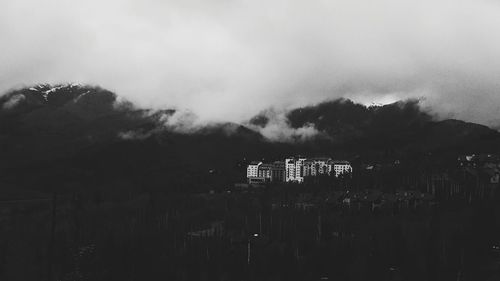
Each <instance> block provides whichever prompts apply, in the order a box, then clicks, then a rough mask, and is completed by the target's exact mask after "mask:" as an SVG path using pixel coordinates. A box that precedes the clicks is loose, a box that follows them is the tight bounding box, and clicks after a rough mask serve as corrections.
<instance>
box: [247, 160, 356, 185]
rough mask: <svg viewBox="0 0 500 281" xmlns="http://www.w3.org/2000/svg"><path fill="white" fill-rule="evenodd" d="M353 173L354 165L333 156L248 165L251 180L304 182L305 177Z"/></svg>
mask: <svg viewBox="0 0 500 281" xmlns="http://www.w3.org/2000/svg"><path fill="white" fill-rule="evenodd" d="M280 163H281V164H280ZM348 173H352V166H351V164H350V163H349V162H348V161H343V160H332V159H331V158H325V157H321V158H305V157H290V158H286V159H285V162H280V161H277V162H274V163H272V164H263V163H262V162H258V161H254V162H251V163H250V164H249V165H248V167H247V178H248V181H249V183H251V182H262V183H264V182H282V181H285V182H296V183H303V182H304V178H305V177H315V176H320V175H334V176H335V177H339V176H340V175H342V174H348Z"/></svg>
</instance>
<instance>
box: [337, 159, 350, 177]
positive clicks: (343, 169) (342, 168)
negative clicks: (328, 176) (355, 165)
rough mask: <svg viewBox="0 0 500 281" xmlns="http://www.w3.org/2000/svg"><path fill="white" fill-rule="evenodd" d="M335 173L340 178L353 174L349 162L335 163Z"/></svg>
mask: <svg viewBox="0 0 500 281" xmlns="http://www.w3.org/2000/svg"><path fill="white" fill-rule="evenodd" d="M333 171H334V172H335V176H336V177H338V176H340V175H342V174H348V173H349V174H350V173H352V166H351V164H350V163H349V162H348V161H333Z"/></svg>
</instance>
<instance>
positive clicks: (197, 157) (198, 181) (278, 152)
mask: <svg viewBox="0 0 500 281" xmlns="http://www.w3.org/2000/svg"><path fill="white" fill-rule="evenodd" d="M175 113H176V111H175V110H172V109H165V110H162V111H152V110H148V109H141V108H137V107H135V106H134V105H133V104H131V103H129V102H127V101H123V100H121V99H119V98H118V97H117V96H116V95H115V94H114V93H112V92H110V91H107V90H104V89H101V88H99V87H91V86H82V85H55V86H51V85H38V86H35V87H31V88H26V89H20V90H15V91H12V92H10V93H7V94H6V95H4V96H2V97H0V145H1V147H2V157H1V159H0V169H1V170H0V180H2V181H4V182H10V183H15V184H18V185H23V186H27V187H30V188H42V189H47V188H49V189H50V188H64V186H66V185H71V184H72V182H79V184H80V185H82V184H83V185H85V184H88V185H92V186H99V185H111V186H113V185H130V186H141V187H142V188H155V189H156V188H160V189H161V188H165V186H167V185H168V186H170V188H195V189H196V188H198V187H200V186H204V187H210V186H221V185H226V184H230V183H231V182H233V181H236V180H238V179H239V178H240V177H241V176H242V175H243V171H244V166H245V164H246V161H248V160H250V159H261V158H266V159H275V158H278V157H284V156H286V155H290V154H295V153H302V154H311V155H321V154H328V155H332V156H335V157H343V158H352V157H354V156H357V157H362V158H364V159H373V158H378V159H380V158H381V157H382V158H383V157H389V158H391V157H392V158H394V157H398V158H402V159H404V158H405V157H412V156H414V155H418V154H424V153H434V154H442V155H443V157H445V156H446V157H455V155H456V154H457V153H465V152H471V151H474V152H476V151H488V152H491V151H493V152H494V151H498V148H499V147H498V146H499V145H498V143H499V142H498V140H500V137H499V133H498V132H497V131H495V130H492V129H489V128H488V127H485V126H482V125H478V124H473V123H466V122H463V121H459V120H442V121H436V120H434V119H433V118H432V116H430V115H429V114H428V113H426V112H423V111H422V110H421V109H420V107H419V105H418V102H417V101H407V102H398V103H394V104H389V105H384V106H372V107H366V106H363V105H361V104H356V103H354V102H352V101H350V100H335V101H330V102H325V103H321V104H318V105H316V106H310V107H304V108H297V109H294V110H291V111H289V112H288V113H287V114H286V122H287V123H288V125H289V126H290V127H291V128H292V129H297V128H301V127H303V126H305V125H308V126H313V127H314V128H315V129H316V130H317V131H318V132H319V133H318V134H317V136H314V137H312V138H310V139H307V140H304V141H297V142H290V141H274V142H272V141H269V140H267V139H265V138H264V137H263V136H262V135H261V134H260V133H259V128H264V127H266V126H267V124H268V122H269V119H270V118H272V116H268V115H266V113H265V112H264V113H262V114H259V115H257V116H255V117H254V118H252V119H251V120H250V121H249V122H248V124H250V125H251V126H249V127H247V126H245V125H241V124H234V123H222V124H209V125H207V126H202V127H199V128H196V129H193V130H190V131H189V132H181V131H176V130H172V129H171V128H170V127H168V126H167V125H166V123H167V121H168V120H169V118H171V117H172V116H173V115H174V114H175ZM82 182H83V183H82Z"/></svg>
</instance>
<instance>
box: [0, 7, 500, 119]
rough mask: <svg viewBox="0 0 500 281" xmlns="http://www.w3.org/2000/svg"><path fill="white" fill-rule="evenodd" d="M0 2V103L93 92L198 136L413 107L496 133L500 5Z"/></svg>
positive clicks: (499, 88) (499, 109)
mask: <svg viewBox="0 0 500 281" xmlns="http://www.w3.org/2000/svg"><path fill="white" fill-rule="evenodd" d="M0 2H1V9H0V93H4V92H6V91H8V90H9V89H13V88H19V87H23V86H30V85H32V84H36V83H65V82H77V83H84V84H92V85H99V86H101V87H103V88H106V89H109V90H111V91H114V92H116V93H117V94H118V95H120V96H123V97H125V98H126V99H129V100H130V101H132V102H134V103H136V104H137V105H139V106H141V107H151V108H170V107H174V108H179V109H183V110H188V111H190V112H192V114H194V115H196V116H197V118H198V119H199V120H201V122H212V121H232V122H241V121H242V120H247V119H249V118H250V117H252V116H253V115H255V114H257V113H258V112H260V111H262V110H264V109H267V108H270V107H272V108H275V109H276V110H284V109H287V108H291V107H297V106H303V105H311V104H315V103H318V102H321V101H325V100H331V99H336V98H339V97H345V98H351V99H353V100H354V101H357V102H361V103H364V104H374V103H375V104H380V103H382V104H383V103H390V102H394V101H397V100H400V99H408V98H418V99H421V101H422V102H421V103H422V106H423V107H424V108H426V110H429V111H430V112H432V113H434V114H435V115H436V116H438V117H440V118H458V119H462V120H466V121H471V122H477V123H481V124H485V125H489V126H494V127H497V128H500V116H499V114H498V113H499V112H500V36H499V34H500V1H499V0H379V1H370V0H365V1H363V0H329V1H320V0H318V1H314V0H307V1H284V0H263V1H261V0H245V1H243V0H178V1H176V0H108V1H106V0H86V1H69V0H44V1H40V0H0Z"/></svg>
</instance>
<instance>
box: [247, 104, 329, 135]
mask: <svg viewBox="0 0 500 281" xmlns="http://www.w3.org/2000/svg"><path fill="white" fill-rule="evenodd" d="M286 114H287V113H286V112H285V111H277V110H275V109H268V110H265V111H263V112H261V113H260V114H259V115H258V116H257V117H255V118H253V119H252V120H250V122H249V123H247V124H245V125H246V126H248V128H250V129H252V130H254V131H256V132H259V133H260V134H261V135H262V136H264V137H265V138H266V139H267V140H270V141H279V142H302V141H307V140H310V139H313V138H317V137H326V135H325V134H322V133H321V132H319V131H318V130H317V129H316V128H315V126H314V124H310V123H306V124H304V125H303V126H301V127H299V128H292V127H291V126H290V124H289V121H288V118H287V116H286Z"/></svg>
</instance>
